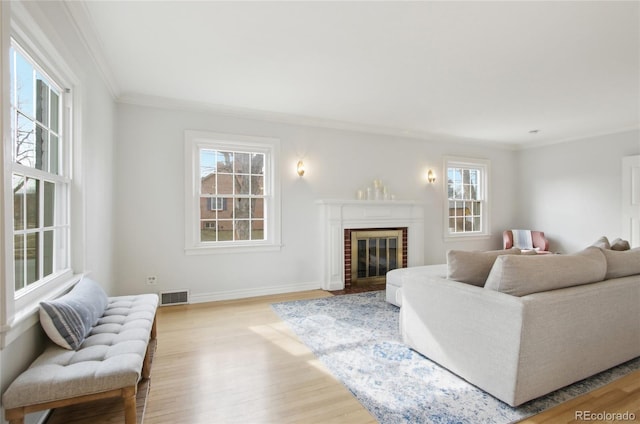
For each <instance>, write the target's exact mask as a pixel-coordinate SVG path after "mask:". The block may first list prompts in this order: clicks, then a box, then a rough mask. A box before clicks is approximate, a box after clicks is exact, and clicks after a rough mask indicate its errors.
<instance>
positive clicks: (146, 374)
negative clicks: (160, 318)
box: [142, 317, 158, 379]
mask: <svg viewBox="0 0 640 424" xmlns="http://www.w3.org/2000/svg"><path fill="white" fill-rule="evenodd" d="M156 320H157V318H156V317H153V325H152V326H151V337H150V339H149V344H148V345H147V352H146V353H145V355H144V362H143V363H142V378H145V379H146V378H150V377H151V360H152V358H153V354H154V353H155V350H156V346H157V343H158V341H157V339H156V337H157V330H156Z"/></svg>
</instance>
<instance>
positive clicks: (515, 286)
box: [484, 246, 607, 296]
mask: <svg viewBox="0 0 640 424" xmlns="http://www.w3.org/2000/svg"><path fill="white" fill-rule="evenodd" d="M606 272H607V261H606V259H605V257H604V254H603V253H602V250H600V249H599V248H597V247H594V246H591V247H588V248H586V249H585V250H583V251H581V252H578V253H575V254H572V255H536V256H524V255H520V256H513V255H509V256H500V257H498V258H497V259H496V261H495V264H494V265H493V268H492V269H491V272H490V273H489V277H488V278H487V283H486V284H485V286H484V288H485V289H489V290H495V291H499V292H502V293H507V294H510V295H513V296H526V295H528V294H531V293H538V292H543V291H548V290H555V289H561V288H564V287H571V286H578V285H581V284H589V283H595V282H597V281H602V280H604V279H605V274H606Z"/></svg>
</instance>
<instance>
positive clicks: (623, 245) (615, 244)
mask: <svg viewBox="0 0 640 424" xmlns="http://www.w3.org/2000/svg"><path fill="white" fill-rule="evenodd" d="M629 249H631V246H629V242H628V241H626V240H622V239H621V238H617V239H615V240H614V241H612V242H611V250H629Z"/></svg>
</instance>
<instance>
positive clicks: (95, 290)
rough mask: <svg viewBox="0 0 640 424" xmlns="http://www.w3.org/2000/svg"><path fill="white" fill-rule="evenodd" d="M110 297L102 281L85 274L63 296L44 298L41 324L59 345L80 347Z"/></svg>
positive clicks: (66, 347)
mask: <svg viewBox="0 0 640 424" xmlns="http://www.w3.org/2000/svg"><path fill="white" fill-rule="evenodd" d="M108 303H109V299H108V297H107V294H106V293H105V292H104V290H103V289H102V287H100V285H99V284H98V283H96V282H95V281H93V280H90V279H88V278H83V279H82V280H80V282H79V283H78V284H76V285H75V286H74V287H73V289H71V291H70V292H69V293H67V294H65V295H64V296H62V297H59V298H57V299H54V300H50V301H46V302H40V325H42V328H43V329H44V331H45V333H47V336H49V338H50V339H51V341H53V342H54V343H55V344H57V345H58V346H61V347H63V348H65V349H70V350H76V349H78V348H79V347H80V345H81V344H82V342H83V341H84V338H85V336H86V335H87V334H89V332H90V331H91V328H92V327H93V326H94V325H95V324H96V323H97V322H98V319H99V318H100V317H101V316H102V314H103V313H104V311H105V309H106V308H107V305H108Z"/></svg>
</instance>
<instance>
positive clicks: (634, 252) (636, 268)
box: [602, 247, 640, 280]
mask: <svg viewBox="0 0 640 424" xmlns="http://www.w3.org/2000/svg"><path fill="white" fill-rule="evenodd" d="M602 253H603V254H604V257H605V259H606V261H607V274H606V276H605V278H606V279H607V280H608V279H611V278H619V277H627V276H629V275H635V274H640V247H638V248H635V249H631V250H624V251H616V250H603V251H602Z"/></svg>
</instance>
